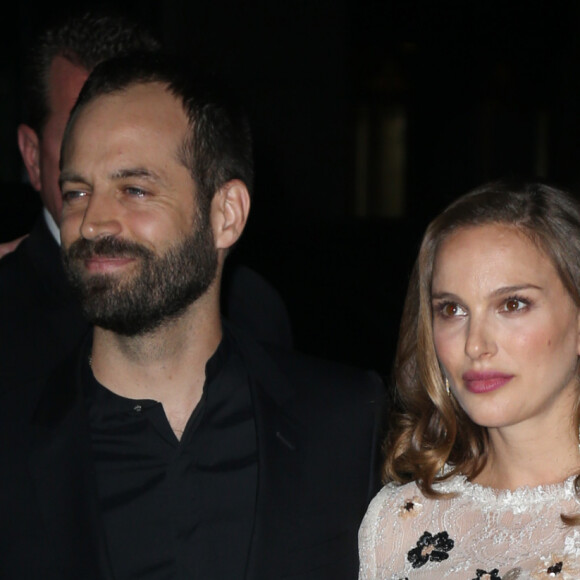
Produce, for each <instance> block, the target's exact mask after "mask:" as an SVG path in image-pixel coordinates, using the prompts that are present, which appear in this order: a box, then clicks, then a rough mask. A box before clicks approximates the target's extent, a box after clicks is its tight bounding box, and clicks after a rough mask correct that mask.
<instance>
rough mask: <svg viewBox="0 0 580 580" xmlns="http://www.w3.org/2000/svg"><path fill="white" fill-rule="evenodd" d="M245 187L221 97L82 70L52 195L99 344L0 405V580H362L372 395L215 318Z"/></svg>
mask: <svg viewBox="0 0 580 580" xmlns="http://www.w3.org/2000/svg"><path fill="white" fill-rule="evenodd" d="M252 178H253V167H252V154H251V138H250V131H249V128H248V124H247V121H246V118H245V116H244V115H243V113H242V112H241V110H240V109H239V107H238V106H237V105H236V104H235V103H233V102H232V99H231V89H230V90H225V91H223V90H221V89H219V88H217V87H214V86H213V84H212V83H211V82H210V81H209V80H208V79H205V78H202V77H201V76H197V75H195V74H193V73H192V72H191V71H190V70H189V68H187V67H185V66H183V64H182V63H181V62H179V61H178V60H177V59H175V58H170V57H166V56H162V55H159V54H156V55H154V54H148V55H133V56H131V57H123V58H119V59H116V60H112V61H108V62H106V63H103V64H100V65H98V66H97V67H96V68H95V70H94V71H93V72H92V73H91V76H90V77H89V80H88V81H87V83H86V84H85V86H84V88H83V90H82V92H81V95H80V97H79V100H78V102H77V104H76V106H75V108H74V109H73V111H72V114H71V118H70V120H69V123H68V124H67V127H66V130H65V134H64V138H63V147H62V152H61V176H60V184H61V189H62V197H63V210H62V221H61V239H62V247H63V258H64V265H65V270H66V272H67V274H68V277H69V279H70V281H71V283H72V286H73V288H74V289H75V290H76V292H77V294H78V296H79V298H80V302H81V304H82V308H83V311H84V313H85V316H86V317H87V318H88V319H89V321H90V322H91V324H92V325H93V326H94V330H93V332H92V335H91V336H90V337H89V338H88V339H87V340H86V341H85V342H84V343H83V344H82V345H81V347H80V348H79V350H78V351H77V352H76V353H75V355H74V357H73V358H72V359H71V360H70V361H67V362H66V363H65V364H64V365H63V366H62V367H60V368H59V369H58V370H57V372H56V373H55V374H53V375H52V376H51V377H50V378H49V379H48V380H46V381H34V382H31V383H30V384H27V385H24V386H23V385H18V386H15V387H11V386H4V387H3V388H2V390H1V391H0V438H3V440H4V444H3V445H1V446H0V462H1V464H2V465H3V467H4V473H5V474H6V475H5V477H3V483H2V486H3V493H2V494H0V513H2V518H1V520H0V521H1V523H0V545H2V552H3V555H2V558H0V577H2V578H42V579H43V580H51V579H55V580H56V579H57V578H58V579H59V580H63V579H71V580H72V579H74V580H78V579H79V578H82V579H83V580H91V579H97V578H98V579H102V578H106V579H109V578H111V579H112V578H116V579H117V580H124V579H127V580H128V579H132V578H139V579H140V580H148V579H151V580H157V579H159V580H160V579H165V578H172V579H177V580H182V579H183V580H185V579H188V580H191V579H196V578H199V579H203V580H210V579H224V580H225V579H244V578H245V579H248V580H250V579H252V580H254V579H255V580H257V579H262V580H274V579H276V578H290V577H291V578H294V579H296V580H298V579H302V580H306V579H309V580H315V579H316V580H322V579H326V578H328V579H329V580H330V579H332V580H343V579H344V580H347V579H354V578H356V576H357V572H358V560H357V530H358V526H359V523H360V520H361V518H362V516H363V514H364V512H365V509H366V507H367V504H368V502H369V500H370V498H371V497H372V496H373V494H374V492H375V491H376V489H377V484H378V481H377V479H376V477H375V472H374V466H375V460H376V441H377V440H378V436H379V433H378V431H379V416H380V408H381V404H380V401H381V399H382V391H383V388H382V384H381V382H380V380H379V379H378V377H377V376H376V375H375V374H373V373H364V372H361V371H358V370H355V369H351V368H347V367H343V366H340V365H335V364H330V363H326V362H320V361H315V360H312V359H310V358H307V357H303V356H300V355H298V354H296V353H292V352H289V351H288V350H286V349H281V350H279V351H277V350H275V349H274V348H273V347H272V348H270V347H265V346H263V345H260V344H258V343H257V342H255V341H254V340H253V339H252V338H250V337H249V336H246V335H245V334H244V333H243V332H242V331H240V330H237V329H234V328H232V327H230V326H228V324H227V323H226V322H225V321H223V320H222V317H221V315H220V307H219V304H220V299H219V297H220V284H221V276H222V271H223V266H224V261H225V259H226V256H227V254H228V251H229V250H230V249H231V248H232V246H233V245H234V244H235V243H236V242H237V240H238V239H239V238H240V235H241V234H242V232H243V230H244V227H245V225H246V221H247V218H248V213H249V210H250V199H251V197H250V191H251V189H252ZM8 441H10V444H8Z"/></svg>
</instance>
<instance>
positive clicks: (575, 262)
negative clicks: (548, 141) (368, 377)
mask: <svg viewBox="0 0 580 580" xmlns="http://www.w3.org/2000/svg"><path fill="white" fill-rule="evenodd" d="M484 224H505V225H508V226H510V227H513V228H515V229H517V230H518V231H519V232H521V233H523V234H524V235H526V236H527V237H528V238H529V239H530V240H532V241H533V242H534V243H535V244H536V245H537V246H538V247H539V248H540V249H541V250H542V251H543V252H545V253H546V255H547V256H548V257H549V258H550V259H551V261H552V263H553V264H554V266H555V267H556V270H557V272H558V274H559V276H560V279H561V280H562V282H563V284H564V287H565V288H566V290H567V291H568V292H569V293H570V296H572V298H573V300H574V302H575V303H576V305H577V306H578V307H580V205H579V203H578V202H577V201H576V200H575V199H574V198H573V196H572V195H571V194H570V193H568V192H565V191H563V190H560V189H556V188H555V187H552V186H550V185H547V184H544V183H538V182H534V183H523V184H518V185H513V184H509V183H507V182H494V183H489V184H486V185H483V186H482V187H479V188H477V189H474V190H472V191H470V192H469V193H467V194H465V195H463V196H462V197H460V198H459V199H457V200H456V201H455V202H453V203H452V204H451V205H450V206H449V207H447V209H445V210H444V211H443V212H442V213H441V214H440V215H439V216H437V217H436V218H435V219H434V220H433V221H432V222H431V223H430V224H429V226H428V228H427V230H426V232H425V235H424V237H423V240H422V243H421V247H420V250H419V256H418V258H417V261H416V262H415V266H414V269H413V272H412V274H411V279H410V282H409V288H408V291H407V297H406V299H405V305H404V309H403V315H402V320H401V327H400V333H399V342H398V346H397V353H396V357H395V364H394V382H395V387H396V392H395V405H394V412H393V415H392V417H391V423H390V425H391V430H390V433H389V434H388V436H387V439H386V441H385V447H384V452H385V456H386V461H385V465H384V470H383V476H384V480H385V482H386V481H396V482H400V483H406V482H408V481H416V482H417V484H418V485H419V487H420V488H421V490H422V491H423V493H425V495H427V496H429V497H437V496H439V495H440V494H438V493H437V492H436V491H435V490H434V489H433V483H434V482H436V481H439V480H442V479H446V478H448V477H451V476H452V475H455V474H458V473H461V474H463V475H465V476H467V477H468V478H473V477H475V476H476V475H477V474H478V473H479V472H480V471H481V470H482V468H483V467H484V465H485V462H486V460H487V454H488V439H487V430H486V429H485V428H483V427H480V426H479V425H476V424H475V423H474V422H473V421H471V419H470V418H469V417H468V416H467V414H466V413H465V412H464V411H463V409H461V407H460V406H459V405H458V404H457V403H456V402H455V399H454V398H453V397H450V396H448V395H447V393H446V389H445V385H444V378H443V375H442V372H441V368H440V365H439V361H438V360H437V355H436V353H435V345H434V342H433V326H432V317H433V313H432V307H431V283H432V277H433V263H434V260H435V256H436V254H437V250H438V248H439V247H440V245H441V243H442V242H443V240H445V239H446V238H447V237H449V236H450V235H451V234H452V233H453V232H455V231H457V230H458V229H460V228H466V227H475V226H480V225H484ZM579 408H580V405H577V409H576V414H575V428H576V429H577V428H578V424H579V422H580V421H579V420H580V417H579V416H578V409H579ZM444 466H448V469H445V473H443V467H444ZM576 491H577V494H579V493H580V476H579V477H578V478H577V479H576ZM574 519H575V518H574Z"/></svg>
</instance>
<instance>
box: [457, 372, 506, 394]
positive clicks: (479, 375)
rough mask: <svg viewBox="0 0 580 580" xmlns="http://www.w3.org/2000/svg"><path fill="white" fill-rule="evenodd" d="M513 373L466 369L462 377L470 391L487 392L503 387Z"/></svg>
mask: <svg viewBox="0 0 580 580" xmlns="http://www.w3.org/2000/svg"><path fill="white" fill-rule="evenodd" d="M513 376H514V375H510V374H508V373H502V372H499V371H467V372H465V373H463V376H462V379H463V382H464V383H465V387H466V388H467V390H468V391H470V392H472V393H487V392H489V391H495V390H496V389H499V388H500V387H503V386H504V385H505V384H506V383H507V382H508V381H510V380H511V379H513Z"/></svg>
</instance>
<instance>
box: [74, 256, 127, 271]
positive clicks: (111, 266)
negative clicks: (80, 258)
mask: <svg viewBox="0 0 580 580" xmlns="http://www.w3.org/2000/svg"><path fill="white" fill-rule="evenodd" d="M133 261H135V258H133V257H130V256H91V257H90V258H86V259H85V260H84V264H85V268H86V269H87V271H89V272H93V273H98V272H113V271H115V270H117V269H119V268H122V267H123V266H126V265H127V264H129V263H131V262H133Z"/></svg>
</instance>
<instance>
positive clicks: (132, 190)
mask: <svg viewBox="0 0 580 580" xmlns="http://www.w3.org/2000/svg"><path fill="white" fill-rule="evenodd" d="M125 192H126V193H127V194H128V195H131V196H133V197H145V196H146V195H147V192H146V191H145V190H144V189H141V188H140V187H126V188H125Z"/></svg>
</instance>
